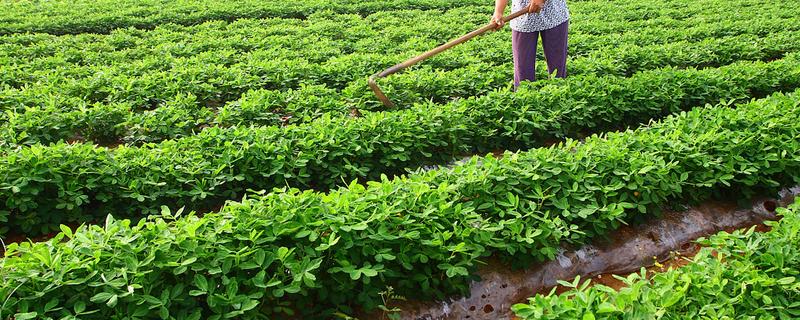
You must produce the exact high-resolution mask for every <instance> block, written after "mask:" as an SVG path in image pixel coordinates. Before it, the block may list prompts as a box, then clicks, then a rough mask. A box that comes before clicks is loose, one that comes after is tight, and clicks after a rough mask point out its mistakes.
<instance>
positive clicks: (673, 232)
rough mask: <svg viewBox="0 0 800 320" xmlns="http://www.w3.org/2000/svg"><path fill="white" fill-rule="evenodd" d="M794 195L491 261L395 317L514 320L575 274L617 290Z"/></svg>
mask: <svg viewBox="0 0 800 320" xmlns="http://www.w3.org/2000/svg"><path fill="white" fill-rule="evenodd" d="M798 194H800V187H795V188H792V189H786V190H784V191H782V192H781V194H780V198H778V199H768V198H761V199H757V200H754V201H752V203H751V205H750V206H748V207H746V208H742V207H741V206H739V205H737V201H735V200H731V201H708V202H705V203H703V204H701V205H697V206H693V207H690V208H688V209H687V210H683V211H674V210H673V211H666V212H665V213H664V214H663V215H662V217H660V218H657V219H651V220H649V221H646V222H644V223H641V224H638V225H629V226H624V227H622V228H620V229H619V230H617V231H615V232H614V233H613V234H611V235H609V237H608V238H607V239H603V240H601V241H597V242H596V243H593V244H590V245H586V246H584V247H583V248H580V249H578V250H568V249H564V250H562V251H561V252H560V253H559V254H558V256H557V257H556V259H555V260H553V261H549V262H545V263H542V264H539V265H535V266H532V267H530V268H528V269H522V270H517V269H513V268H511V267H510V266H509V265H508V264H505V263H502V262H500V261H498V260H497V259H492V258H489V259H488V261H487V263H486V265H485V266H483V267H482V268H480V269H479V271H478V275H479V276H480V278H481V279H482V280H481V281H476V282H473V283H472V284H471V285H470V295H469V296H468V297H455V298H451V299H449V300H447V301H435V302H431V301H412V300H408V301H403V300H396V301H390V302H389V303H388V306H389V307H390V308H395V307H396V308H399V309H400V310H402V311H401V312H400V317H401V319H407V320H428V319H470V320H473V319H487V320H488V319H514V317H513V314H512V313H511V311H510V307H511V306H512V305H514V304H516V303H523V302H526V301H527V298H529V297H532V296H534V295H537V294H548V293H549V292H550V291H551V290H553V288H555V290H556V292H563V291H566V288H563V287H559V286H558V282H557V281H558V280H565V281H570V280H572V279H574V278H575V277H577V276H580V277H581V279H591V280H592V283H593V284H603V285H606V286H609V287H612V288H616V289H619V288H621V287H623V286H624V284H623V283H622V281H619V280H617V279H615V278H614V277H613V275H623V276H624V275H628V274H630V273H634V272H639V271H640V269H641V268H643V267H644V268H646V269H647V270H648V273H651V272H663V271H666V270H669V269H674V268H679V267H681V266H684V265H686V264H688V263H691V258H692V257H694V255H695V254H696V253H697V252H698V251H699V250H700V248H701V247H700V246H699V245H697V244H696V243H695V240H697V239H698V238H701V237H707V236H710V235H712V234H715V233H718V232H720V231H728V232H731V231H733V230H738V229H744V228H750V227H754V226H755V227H756V231H761V232H763V231H767V230H768V227H766V226H765V225H764V224H763V222H765V221H768V220H777V219H778V217H777V216H776V214H775V210H776V208H777V207H782V206H786V205H788V204H790V203H792V202H793V201H794V198H795V196H796V195H798ZM358 318H360V319H386V318H387V317H386V314H384V313H382V312H376V313H371V314H361V315H359V317H358Z"/></svg>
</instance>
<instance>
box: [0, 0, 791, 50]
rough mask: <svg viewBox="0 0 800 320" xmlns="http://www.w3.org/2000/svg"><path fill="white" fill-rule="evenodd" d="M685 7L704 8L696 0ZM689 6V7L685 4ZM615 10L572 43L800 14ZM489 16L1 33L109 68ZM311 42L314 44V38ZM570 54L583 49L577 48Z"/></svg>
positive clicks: (417, 42) (411, 31) (18, 44)
mask: <svg viewBox="0 0 800 320" xmlns="http://www.w3.org/2000/svg"><path fill="white" fill-rule="evenodd" d="M734 2H736V1H734ZM740 2H741V1H740ZM744 2H747V1H744ZM687 5H688V6H697V7H703V6H704V5H702V4H699V3H697V2H693V3H691V4H687ZM734 5H736V4H735V3H729V6H734ZM685 9H686V6H684V7H682V8H681V10H685ZM615 10H617V8H616V7H614V8H610V9H607V10H604V11H602V12H599V15H600V16H604V17H606V18H605V19H602V21H598V19H594V15H595V14H598V13H593V14H589V13H587V14H580V13H574V14H573V15H574V19H575V20H579V21H580V23H579V24H574V26H571V30H570V31H571V32H570V33H571V36H572V38H573V40H575V37H576V36H577V37H578V39H577V40H578V42H581V41H580V40H581V39H580V38H582V37H587V36H590V35H600V36H602V37H600V39H599V40H598V41H600V42H602V39H603V37H605V36H609V35H612V34H619V33H629V32H630V31H632V30H636V31H638V32H644V33H652V32H658V31H659V30H660V29H664V28H680V29H687V28H688V29H690V30H694V28H693V27H696V26H698V25H703V24H708V23H709V22H710V21H713V22H718V21H720V20H723V21H729V20H730V21H737V19H759V20H761V19H763V18H764V17H765V16H768V17H770V18H771V19H780V20H783V19H788V18H792V17H793V16H795V15H796V14H797V12H796V9H793V8H783V7H781V6H778V5H763V6H762V7H761V8H760V9H759V11H758V12H752V11H747V10H744V11H743V12H740V11H737V10H734V11H730V10H723V11H722V12H719V10H716V11H715V10H712V9H710V8H707V7H706V8H704V10H705V11H703V12H702V13H698V14H697V15H693V16H691V17H690V18H686V19H680V20H678V19H674V18H671V17H668V16H660V15H658V13H655V14H654V13H653V12H651V11H644V9H643V8H640V7H638V6H637V7H636V8H635V9H633V10H634V11H635V12H640V14H641V15H642V16H651V17H652V18H649V19H646V20H642V21H638V23H641V25H637V24H636V23H637V21H630V20H619V21H614V20H612V19H609V18H608V17H607V16H608V14H610V13H611V12H613V11H615ZM656 12H657V11H656ZM486 15H487V13H486V12H484V11H483V10H477V9H476V8H473V7H456V8H453V9H449V10H448V11H446V12H441V11H438V10H430V11H396V12H384V13H376V14H372V15H370V16H367V17H361V16H358V15H347V14H332V13H319V14H314V15H312V16H311V17H309V19H307V20H297V19H262V20H237V21H235V22H230V23H228V22H225V21H215V22H208V23H204V24H201V25H196V26H190V27H182V26H175V25H164V26H160V27H158V28H156V29H154V30H150V31H147V30H135V29H125V30H118V31H116V32H114V33H112V34H110V35H98V34H81V35H76V36H52V35H46V34H36V35H29V34H24V35H13V36H6V37H2V38H0V39H2V40H0V43H2V45H0V48H2V50H0V54H2V55H4V57H3V58H4V59H6V60H7V61H6V62H7V63H8V64H11V63H13V64H19V63H22V64H26V63H28V64H30V62H31V61H34V59H36V58H43V57H48V56H59V57H63V58H64V59H65V60H66V61H70V62H74V63H76V64H80V65H88V64H101V65H105V64H107V62H108V61H124V62H126V63H129V62H130V60H132V59H141V58H143V57H148V56H152V55H164V54H167V53H168V55H169V56H170V57H173V56H174V57H187V56H191V55H196V54H199V53H202V52H208V51H211V50H215V51H229V52H231V51H232V52H234V53H236V54H242V53H246V52H249V51H253V50H257V49H280V50H274V53H276V54H280V55H279V56H277V55H276V56H274V58H299V57H303V58H306V59H308V60H309V61H312V62H320V61H324V60H325V59H326V58H328V57H335V56H339V55H343V54H348V53H353V52H360V53H381V54H387V53H392V54H395V53H404V52H409V51H420V50H424V49H425V48H420V46H422V47H430V46H433V45H436V44H438V43H441V42H443V41H445V40H448V39H449V38H452V37H455V36H458V35H460V34H462V33H464V32H467V31H469V30H471V29H472V28H474V27H477V26H478V25H480V24H482V23H485V20H486ZM434 21H435V22H434ZM737 24H738V22H737ZM343 26H347V31H348V32H346V33H343V32H342V28H343ZM734 27H735V26H734ZM598 30H600V31H599V32H598ZM590 38H591V37H590ZM209 39H213V40H215V41H209ZM309 39H312V40H313V41H308V40H309ZM503 39H504V40H505V38H503ZM595 42H596V41H595ZM129 49H136V50H135V51H134V50H129ZM468 51H470V52H474V51H476V50H468ZM572 53H573V54H578V53H580V52H579V51H576V50H572ZM230 58H231V57H227V59H230Z"/></svg>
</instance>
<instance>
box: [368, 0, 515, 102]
mask: <svg viewBox="0 0 800 320" xmlns="http://www.w3.org/2000/svg"><path fill="white" fill-rule="evenodd" d="M526 13H528V9H527V8H525V9H522V10H520V11H517V12H514V13H512V14H511V15H509V16H506V17H504V18H503V21H505V22H506V23H508V22H509V21H511V20H514V19H516V18H517V17H519V16H521V15H523V14H526ZM494 28H495V25H494V24H493V23H489V24H486V25H485V26H483V27H481V28H480V29H477V30H475V31H472V32H470V33H467V34H465V35H463V36H461V37H459V38H457V39H453V40H450V41H449V42H447V43H445V44H443V45H441V46H438V47H436V48H434V49H432V50H430V51H428V52H425V53H423V54H421V55H419V56H416V57H414V58H411V59H408V60H406V61H404V62H402V63H399V64H396V65H395V66H393V67H391V68H389V69H386V70H383V71H381V72H378V73H376V74H373V75H372V76H370V77H369V87H370V88H372V91H373V92H375V96H376V97H378V100H380V101H381V102H382V103H383V105H385V106H387V107H392V106H394V103H392V101H391V100H389V98H387V97H386V94H384V93H383V90H381V87H379V86H378V82H377V80H378V79H380V78H385V77H388V76H389V75H392V74H395V73H397V72H400V71H402V70H403V69H406V68H408V67H410V66H413V65H415V64H417V63H419V62H421V61H424V60H427V59H428V58H430V57H433V56H435V55H437V54H439V53H442V52H443V51H446V50H447V49H450V48H452V47H455V46H457V45H459V44H462V43H464V42H467V40H470V39H472V38H475V37H477V36H479V35H482V34H484V33H486V32H488V31H490V30H492V29H494Z"/></svg>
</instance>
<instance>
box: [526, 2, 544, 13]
mask: <svg viewBox="0 0 800 320" xmlns="http://www.w3.org/2000/svg"><path fill="white" fill-rule="evenodd" d="M542 8H544V0H531V3H529V4H528V13H534V12H535V13H539V12H541V11H542Z"/></svg>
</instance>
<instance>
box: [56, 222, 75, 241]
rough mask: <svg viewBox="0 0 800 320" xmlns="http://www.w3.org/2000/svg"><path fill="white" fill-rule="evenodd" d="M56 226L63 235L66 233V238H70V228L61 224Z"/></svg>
mask: <svg viewBox="0 0 800 320" xmlns="http://www.w3.org/2000/svg"><path fill="white" fill-rule="evenodd" d="M58 228H59V229H61V232H62V233H64V235H66V236H67V238H70V239H72V229H70V228H69V227H67V226H65V225H63V224H62V225H59V226H58Z"/></svg>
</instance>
